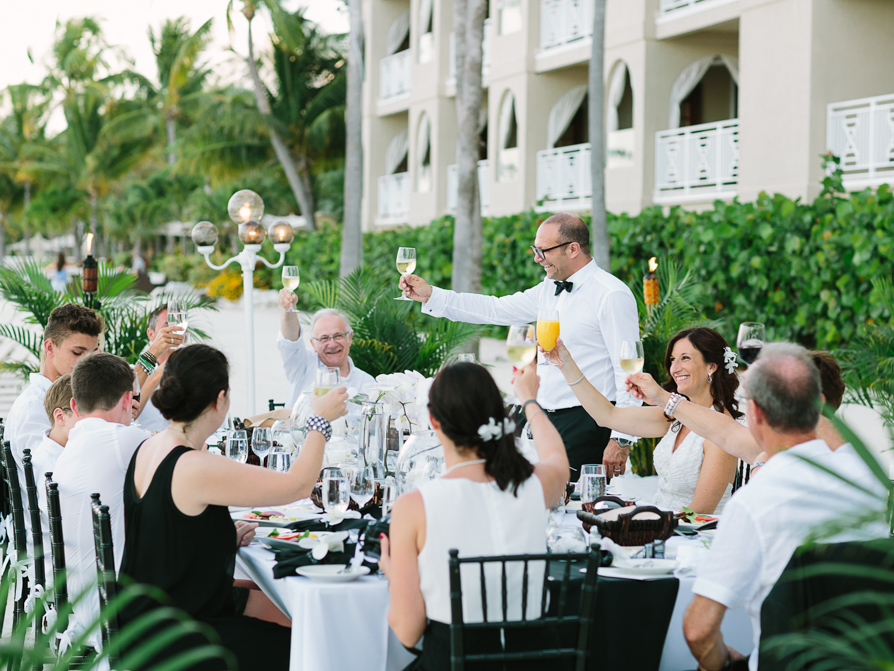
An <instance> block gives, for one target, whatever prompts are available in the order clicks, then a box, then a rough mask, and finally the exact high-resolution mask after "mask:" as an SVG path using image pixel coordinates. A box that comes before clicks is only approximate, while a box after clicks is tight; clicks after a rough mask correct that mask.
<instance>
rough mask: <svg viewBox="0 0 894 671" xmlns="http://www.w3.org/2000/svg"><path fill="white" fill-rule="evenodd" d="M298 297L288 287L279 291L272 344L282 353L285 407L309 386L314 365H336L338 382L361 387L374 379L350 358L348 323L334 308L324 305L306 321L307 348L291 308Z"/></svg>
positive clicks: (351, 334) (289, 405) (349, 327)
mask: <svg viewBox="0 0 894 671" xmlns="http://www.w3.org/2000/svg"><path fill="white" fill-rule="evenodd" d="M297 300H298V297H297V296H295V294H294V293H292V292H291V291H289V290H288V289H282V290H281V291H280V292H279V305H280V307H282V309H283V313H282V319H281V320H280V329H279V334H278V335H277V337H276V348H277V349H278V350H279V355H280V356H281V357H282V365H283V370H284V371H285V373H286V379H287V380H288V381H289V398H288V400H287V401H286V407H287V408H291V407H292V405H294V403H295V401H296V400H297V399H298V396H299V395H300V394H301V393H302V392H305V391H310V390H311V389H313V386H314V380H315V378H316V373H317V369H318V368H326V367H328V368H338V372H339V375H341V377H342V384H344V385H345V386H346V387H348V388H354V389H356V390H357V391H358V392H360V391H363V390H364V389H365V388H368V387H370V386H372V385H374V384H375V383H376V381H375V379H374V378H373V376H372V375H370V374H369V373H365V372H364V371H362V370H360V369H359V368H357V367H356V366H354V362H353V361H352V360H351V357H350V353H351V339H352V337H353V332H352V331H351V325H350V324H349V323H348V319H347V317H345V316H344V315H343V314H342V313H340V312H339V311H338V310H332V309H328V308H327V309H324V310H320V311H319V312H317V313H316V314H315V315H314V316H313V319H312V320H311V322H310V332H311V338H310V344H311V347H312V349H308V348H307V347H306V346H305V344H304V341H303V340H302V338H301V324H299V323H298V313H297V312H294V311H293V310H294V307H295V302H296V301H297Z"/></svg>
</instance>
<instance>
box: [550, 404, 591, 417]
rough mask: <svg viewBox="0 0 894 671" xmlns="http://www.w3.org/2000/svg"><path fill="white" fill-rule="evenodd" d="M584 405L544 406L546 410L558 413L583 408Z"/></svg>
mask: <svg viewBox="0 0 894 671" xmlns="http://www.w3.org/2000/svg"><path fill="white" fill-rule="evenodd" d="M583 409H584V407H583V406H582V405H575V406H572V407H570V408H544V409H543V410H544V411H545V412H550V413H555V414H557V415H559V414H561V413H563V412H571V411H572V410H583Z"/></svg>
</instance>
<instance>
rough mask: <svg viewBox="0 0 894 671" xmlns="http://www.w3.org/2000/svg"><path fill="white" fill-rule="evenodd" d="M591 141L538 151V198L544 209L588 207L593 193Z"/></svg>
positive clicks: (579, 208)
mask: <svg viewBox="0 0 894 671" xmlns="http://www.w3.org/2000/svg"><path fill="white" fill-rule="evenodd" d="M590 175H591V173H590V143H589V142H587V143H586V144H575V145H571V146H568V147H559V148H557V149H544V150H543V151H538V152H537V202H538V203H541V205H539V206H538V209H542V210H586V209H589V207H590V204H591V198H592V196H593V180H592V178H591V176H590Z"/></svg>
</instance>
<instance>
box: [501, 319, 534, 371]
mask: <svg viewBox="0 0 894 671" xmlns="http://www.w3.org/2000/svg"><path fill="white" fill-rule="evenodd" d="M506 356H508V357H509V360H510V361H511V362H512V365H513V366H515V367H516V368H524V367H525V366H527V365H528V364H529V363H531V362H532V361H533V360H534V359H536V358H537V336H536V335H535V334H534V327H533V326H532V325H530V324H526V325H525V326H510V327H509V335H507V336H506Z"/></svg>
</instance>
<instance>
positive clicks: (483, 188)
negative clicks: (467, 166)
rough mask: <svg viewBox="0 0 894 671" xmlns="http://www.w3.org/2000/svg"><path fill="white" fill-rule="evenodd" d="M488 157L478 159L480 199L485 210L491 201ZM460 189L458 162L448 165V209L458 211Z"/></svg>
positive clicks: (451, 211)
mask: <svg viewBox="0 0 894 671" xmlns="http://www.w3.org/2000/svg"><path fill="white" fill-rule="evenodd" d="M487 166H488V162H487V159H484V160H482V161H478V200H479V201H480V202H481V211H482V212H484V211H485V210H486V209H487V206H488V204H489V203H490V182H489V181H488V179H487ZM457 191H458V178H457V174H456V163H454V164H453V165H448V166H447V211H448V212H450V213H451V214H452V213H453V212H456V198H457V195H456V194H457Z"/></svg>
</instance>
